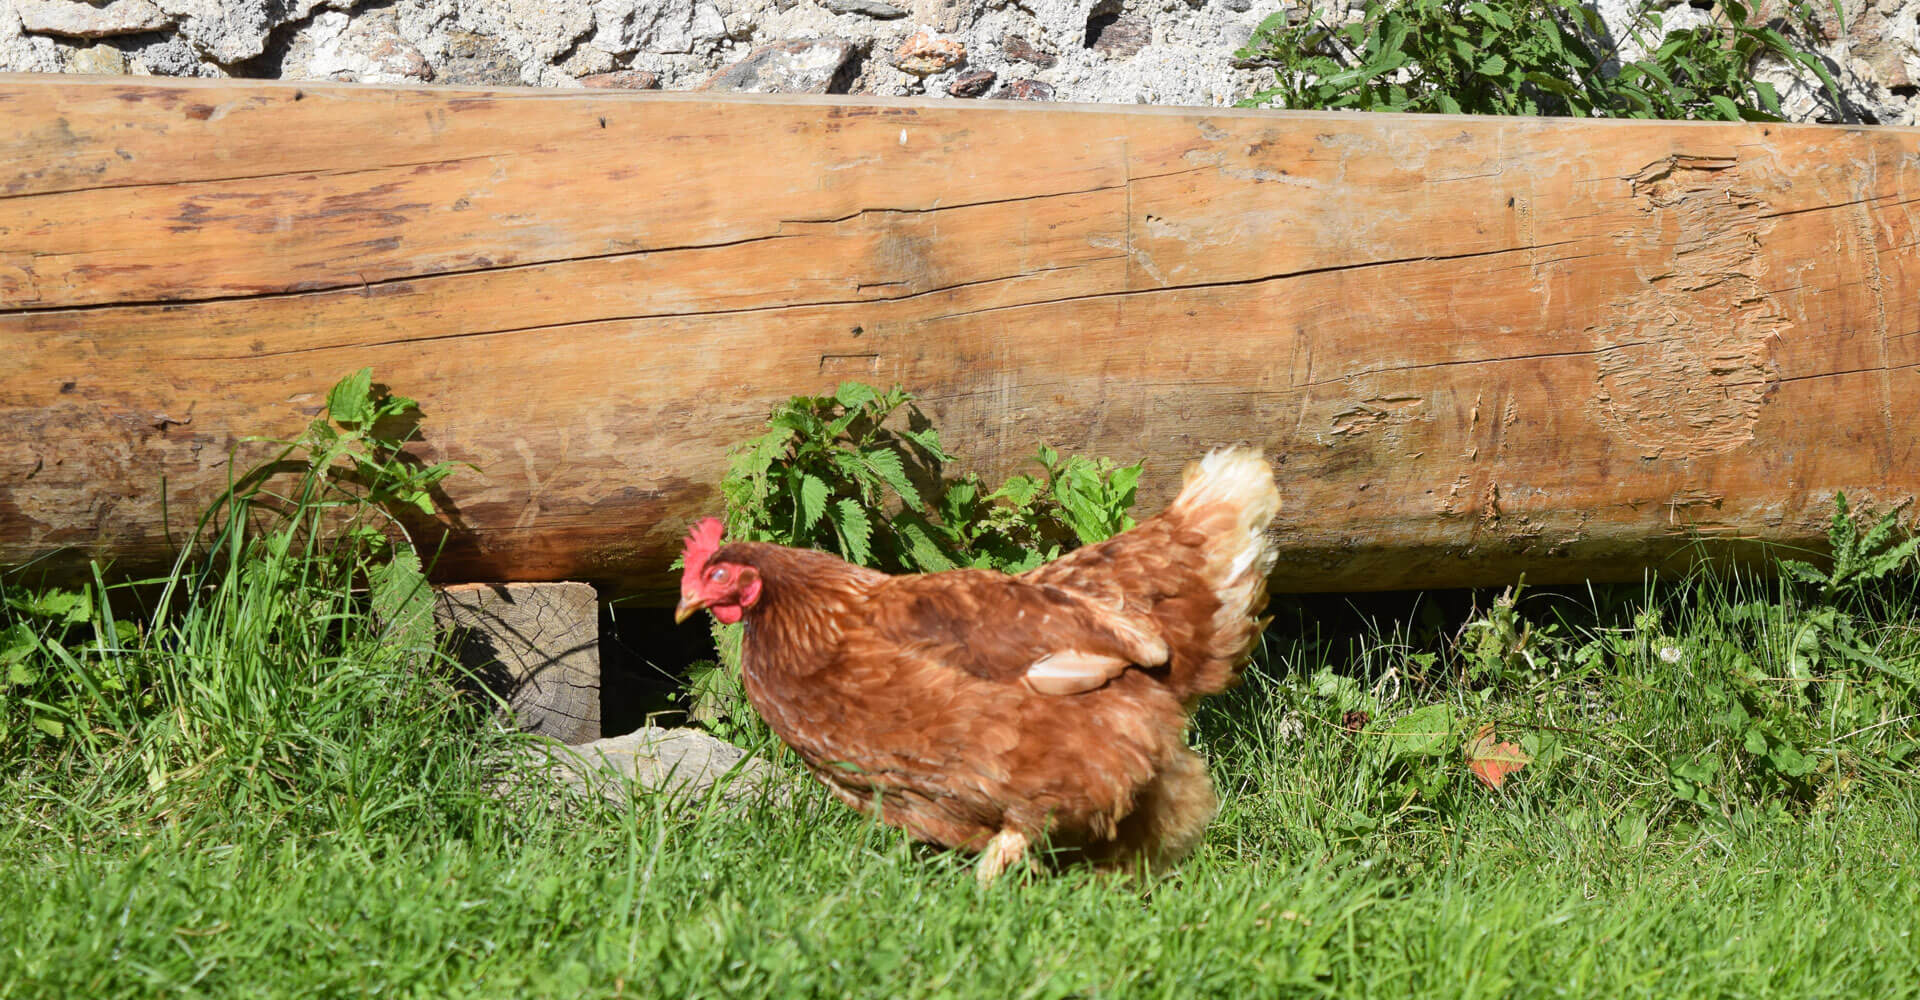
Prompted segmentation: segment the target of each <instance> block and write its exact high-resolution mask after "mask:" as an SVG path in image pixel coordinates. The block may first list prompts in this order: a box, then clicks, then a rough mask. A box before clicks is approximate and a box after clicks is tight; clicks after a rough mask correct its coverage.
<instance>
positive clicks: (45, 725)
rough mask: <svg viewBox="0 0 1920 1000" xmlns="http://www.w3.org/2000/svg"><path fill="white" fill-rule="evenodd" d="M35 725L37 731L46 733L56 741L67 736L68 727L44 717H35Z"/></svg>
mask: <svg viewBox="0 0 1920 1000" xmlns="http://www.w3.org/2000/svg"><path fill="white" fill-rule="evenodd" d="M33 725H34V727H35V728H36V729H39V730H40V731H41V732H43V733H46V734H47V735H48V736H51V737H53V738H54V739H56V740H57V739H59V738H61V737H62V736H65V735H66V734H67V727H65V726H63V725H61V724H60V723H59V722H56V721H55V720H53V719H49V718H47V717H46V716H44V715H40V716H35V717H34V720H33Z"/></svg>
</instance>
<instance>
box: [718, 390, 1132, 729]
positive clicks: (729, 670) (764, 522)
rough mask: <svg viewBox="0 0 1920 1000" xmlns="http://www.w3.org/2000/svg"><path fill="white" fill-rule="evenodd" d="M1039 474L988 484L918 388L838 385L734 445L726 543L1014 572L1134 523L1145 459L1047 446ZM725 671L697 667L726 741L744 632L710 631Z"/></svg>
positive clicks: (912, 568) (740, 710)
mask: <svg viewBox="0 0 1920 1000" xmlns="http://www.w3.org/2000/svg"><path fill="white" fill-rule="evenodd" d="M1033 461H1034V462H1035V464H1037V465H1038V466H1039V467H1040V468H1039V471H1038V472H1037V473H1036V474H1033V475H1012V476H1008V477H1007V478H1006V480H1005V481H1003V482H1001V483H1000V484H999V485H998V486H990V485H989V484H987V483H986V482H985V481H983V480H982V479H981V478H980V476H979V475H978V474H976V473H973V472H961V473H955V472H953V471H952V468H953V466H955V465H957V464H959V462H958V459H956V458H955V456H954V455H952V454H951V453H949V452H948V451H947V450H946V448H945V446H944V445H942V443H941V441H940V433H939V431H938V430H937V429H935V428H934V427H933V425H932V422H931V421H930V420H928V419H927V416H926V414H924V413H922V412H921V411H920V409H919V407H917V406H915V405H914V397H913V394H912V393H910V392H907V391H906V390H904V389H902V388H900V387H898V386H895V387H892V388H889V389H885V390H881V389H876V388H874V387H873V386H870V385H866V384H864V383H860V382H843V383H841V384H840V386H839V388H838V389H836V390H835V391H834V393H833V394H832V395H830V396H795V397H793V398H792V399H789V400H788V401H786V402H785V403H782V404H780V405H779V406H776V407H775V408H774V410H773V413H772V414H771V415H770V416H769V417H768V418H767V430H766V432H765V433H763V434H761V435H759V436H757V437H754V438H752V439H750V440H747V441H745V442H742V443H741V444H740V445H739V446H738V447H737V448H735V449H734V452H733V456H732V461H731V466H730V469H729V471H728V473H727V476H726V478H725V479H723V480H722V481H721V483H720V492H721V495H722V496H724V497H725V498H726V503H727V512H726V523H727V537H728V538H729V539H733V540H746V541H761V542H774V543H777V544H780V545H791V546H795V547H798V548H811V549H819V550H821V551H823V552H831V553H834V554H835V555H838V556H840V557H841V558H843V559H846V560H847V561H848V562H853V563H858V564H860V565H863V566H872V567H875V568H877V569H883V570H886V571H888V572H892V573H932V572H938V571H941V570H949V569H959V568H974V569H994V570H999V571H1001V572H1004V573H1020V572H1024V571H1025V570H1029V569H1032V568H1034V567H1035V566H1039V565H1040V564H1042V563H1044V562H1047V561H1048V560H1051V559H1053V558H1055V557H1056V556H1058V555H1060V554H1061V553H1062V552H1064V551H1066V550H1068V549H1071V548H1074V547H1076V546H1078V545H1085V544H1088V543H1091V542H1097V541H1101V540H1103V539H1106V538H1109V537H1111V536H1113V535H1115V534H1118V533H1119V532H1122V531H1125V530H1127V529H1128V528H1131V527H1133V524H1134V521H1133V518H1132V517H1131V516H1129V514H1128V511H1129V510H1130V509H1131V508H1132V507H1133V501H1134V494H1135V490H1136V487H1137V485H1138V484H1139V481H1140V472H1141V469H1142V465H1141V463H1137V462H1136V463H1134V464H1132V465H1119V464H1116V463H1115V462H1113V461H1112V460H1110V459H1106V458H1098V459H1093V458H1085V457H1082V456H1078V455H1075V456H1069V457H1065V458H1062V457H1061V455H1060V454H1059V452H1057V451H1055V450H1054V449H1052V448H1050V447H1048V446H1046V445H1045V444H1042V445H1040V446H1039V449H1038V450H1037V451H1036V452H1035V454H1034V457H1033ZM714 637H715V641H716V643H717V645H718V647H719V651H720V665H715V664H712V663H705V664H695V666H694V671H693V674H692V697H693V702H694V718H695V719H696V720H699V721H702V722H704V723H706V724H708V725H709V726H711V727H713V728H714V729H715V730H716V731H718V732H720V733H722V735H734V734H735V733H737V732H739V731H741V727H743V726H750V725H751V724H752V723H751V720H752V718H753V714H752V711H751V710H750V709H747V708H745V706H744V702H743V701H742V700H741V699H740V695H739V688H738V683H739V682H738V680H737V677H738V674H739V669H738V668H739V642H740V630H739V627H738V626H722V625H716V626H715V628H714Z"/></svg>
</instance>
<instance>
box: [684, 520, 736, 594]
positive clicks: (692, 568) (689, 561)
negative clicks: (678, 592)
mask: <svg viewBox="0 0 1920 1000" xmlns="http://www.w3.org/2000/svg"><path fill="white" fill-rule="evenodd" d="M726 530H727V527H726V525H724V524H721V523H720V519H719V518H717V517H709V518H707V519H706V520H703V521H700V522H699V523H697V524H695V525H694V526H693V528H692V529H691V530H690V531H688V532H687V541H686V547H685V548H684V549H682V550H681V552H682V555H683V556H684V558H685V562H686V569H685V570H684V571H683V572H682V573H681V586H682V587H685V586H687V585H688V584H691V583H693V582H694V581H695V580H697V579H699V577H700V571H701V570H703V569H706V568H707V560H708V559H709V558H710V557H712V555H713V554H714V553H715V552H718V551H720V536H721V535H723V534H725V533H726Z"/></svg>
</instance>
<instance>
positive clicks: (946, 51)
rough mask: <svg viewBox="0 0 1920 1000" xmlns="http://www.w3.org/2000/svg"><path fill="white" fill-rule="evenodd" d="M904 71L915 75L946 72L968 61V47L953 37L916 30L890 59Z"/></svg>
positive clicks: (895, 50) (894, 51)
mask: <svg viewBox="0 0 1920 1000" xmlns="http://www.w3.org/2000/svg"><path fill="white" fill-rule="evenodd" d="M888 61H890V62H892V63H893V65H895V66H897V67H899V69H900V70H901V71H902V72H906V73H911V74H913V75H914V76H932V75H933V74H935V73H944V72H946V71H947V70H950V69H953V68H954V67H956V66H961V65H964V64H965V63H966V61H967V47H966V46H965V45H962V44H960V43H959V42H957V41H955V40H953V39H951V38H936V37H934V36H933V35H930V34H928V33H927V32H924V31H917V32H914V33H913V34H912V35H909V36H907V40H906V41H904V42H901V43H900V46H899V47H898V48H896V49H894V50H893V56H892V57H891V58H890V59H889V60H888Z"/></svg>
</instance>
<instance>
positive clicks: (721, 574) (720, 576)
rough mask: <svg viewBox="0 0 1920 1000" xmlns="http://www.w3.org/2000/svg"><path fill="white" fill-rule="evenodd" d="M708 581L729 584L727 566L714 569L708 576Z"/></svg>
mask: <svg viewBox="0 0 1920 1000" xmlns="http://www.w3.org/2000/svg"><path fill="white" fill-rule="evenodd" d="M707 579H709V580H712V581H713V582H714V583H725V582H727V568H726V567H725V566H716V567H714V569H713V571H712V572H711V573H708V574H707Z"/></svg>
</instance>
